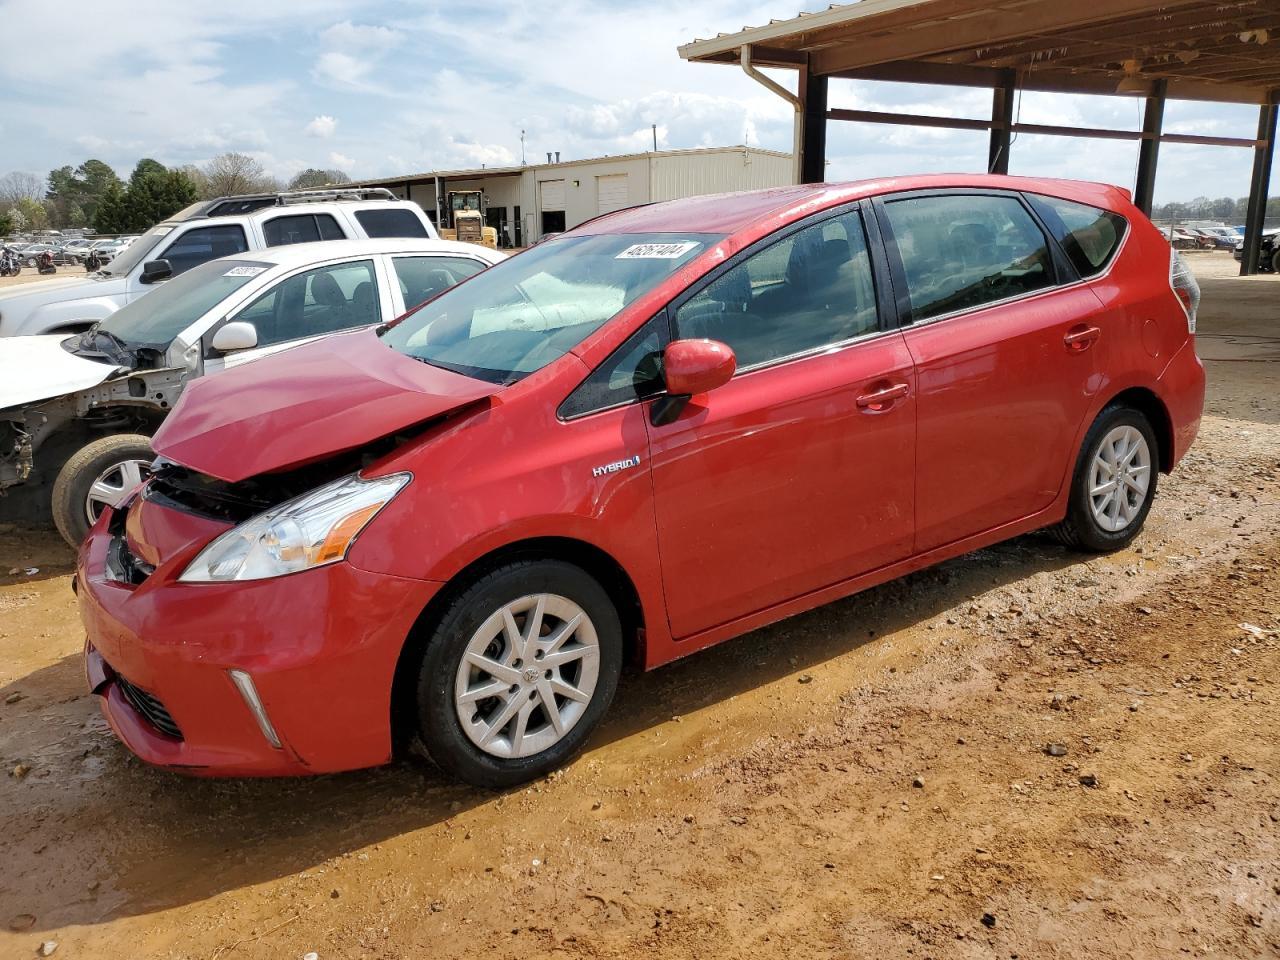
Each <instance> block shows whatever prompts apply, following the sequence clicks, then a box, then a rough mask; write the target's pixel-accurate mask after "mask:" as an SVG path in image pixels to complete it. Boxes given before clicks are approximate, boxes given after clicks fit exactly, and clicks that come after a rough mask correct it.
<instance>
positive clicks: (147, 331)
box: [94, 241, 271, 347]
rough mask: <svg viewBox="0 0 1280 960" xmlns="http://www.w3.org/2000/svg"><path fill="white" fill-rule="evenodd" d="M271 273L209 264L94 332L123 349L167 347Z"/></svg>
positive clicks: (244, 264)
mask: <svg viewBox="0 0 1280 960" xmlns="http://www.w3.org/2000/svg"><path fill="white" fill-rule="evenodd" d="M139 242H140V241H139ZM270 269H271V264H269V263H253V262H251V261H249V260H212V261H210V262H209V263H204V264H201V265H200V266H198V267H194V268H192V269H191V270H188V271H187V272H186V273H184V274H182V276H180V277H175V278H174V279H173V280H169V281H166V282H165V283H164V284H163V285H162V286H160V287H159V288H157V289H156V291H155V292H154V293H149V294H147V295H146V296H145V297H139V298H138V299H137V300H134V301H133V302H132V303H130V304H127V305H125V306H123V307H121V308H120V309H119V310H117V311H116V312H115V313H113V314H112V315H111V316H109V317H107V319H105V320H103V321H102V322H101V323H99V324H98V325H97V326H96V327H95V328H94V329H95V330H101V331H102V332H104V333H109V334H110V335H111V336H112V337H114V338H115V339H117V340H118V341H120V342H121V343H123V344H124V345H126V346H139V345H142V344H146V345H148V346H163V347H167V346H168V345H169V344H170V343H172V342H173V339H174V337H176V336H177V335H178V334H180V333H181V332H182V331H183V330H185V329H187V327H189V326H191V324H193V323H195V321H197V320H199V319H200V318H201V317H202V316H204V315H205V314H206V313H208V312H209V311H210V310H212V309H213V308H214V307H215V306H217V305H218V303H220V302H221V301H222V300H225V299H226V298H227V297H229V296H231V294H233V293H235V292H236V291H237V290H239V289H240V288H241V287H243V286H244V285H245V284H247V283H249V282H250V281H252V280H253V279H254V278H255V277H257V276H259V275H260V274H262V273H263V272H265V271H267V270H270Z"/></svg>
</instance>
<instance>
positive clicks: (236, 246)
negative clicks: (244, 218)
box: [160, 224, 249, 277]
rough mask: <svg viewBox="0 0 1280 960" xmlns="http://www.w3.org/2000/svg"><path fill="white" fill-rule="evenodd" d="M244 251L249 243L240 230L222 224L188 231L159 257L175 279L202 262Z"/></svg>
mask: <svg viewBox="0 0 1280 960" xmlns="http://www.w3.org/2000/svg"><path fill="white" fill-rule="evenodd" d="M248 249H249V243H248V241H246V240H245V236H244V227H241V226H239V225H236V224H225V225H223V226H217V227H197V228H196V229H195V230H188V231H187V232H186V233H184V234H182V235H181V236H179V237H178V238H177V239H176V240H174V241H173V243H171V244H169V246H168V247H167V248H166V249H165V251H164V253H162V254H161V255H160V256H161V258H163V259H165V260H168V261H169V264H170V266H172V267H173V275H174V276H175V277H176V276H177V275H178V274H180V273H186V272H187V271H188V270H190V269H191V268H192V267H198V266H200V264H202V263H208V262H209V261H210V260H216V259H217V258H218V257H229V256H231V255H232V254H235V253H244V252H245V251H246V250H248Z"/></svg>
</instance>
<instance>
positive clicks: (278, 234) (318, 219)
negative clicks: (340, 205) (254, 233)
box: [262, 213, 347, 247]
mask: <svg viewBox="0 0 1280 960" xmlns="http://www.w3.org/2000/svg"><path fill="white" fill-rule="evenodd" d="M262 235H263V237H264V238H265V239H266V241H267V246H268V247H282V246H285V245H287V244H290V243H315V242H317V241H320V240H345V239H346V238H347V237H346V234H344V233H343V232H342V228H341V227H339V226H338V221H336V220H334V219H333V217H332V216H331V215H330V214H327V213H304V214H295V215H293V216H288V217H276V218H275V219H274V220H268V221H267V222H266V223H264V224H263V225H262Z"/></svg>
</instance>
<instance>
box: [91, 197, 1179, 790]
mask: <svg viewBox="0 0 1280 960" xmlns="http://www.w3.org/2000/svg"><path fill="white" fill-rule="evenodd" d="M1198 301H1199V290H1198V288H1197V286H1196V283H1195V280H1194V279H1193V278H1192V276H1191V275H1190V273H1189V272H1188V270H1187V269H1186V267H1185V266H1184V265H1183V263H1182V262H1181V261H1180V260H1179V258H1178V257H1177V255H1176V254H1174V253H1173V251H1172V250H1170V248H1169V244H1168V243H1167V242H1166V241H1165V239H1164V238H1163V237H1162V236H1161V235H1160V233H1159V232H1158V231H1157V230H1156V229H1155V228H1154V227H1153V226H1152V225H1151V223H1150V222H1149V221H1148V220H1147V219H1146V217H1144V216H1143V215H1142V214H1141V213H1140V212H1139V211H1138V210H1137V209H1136V208H1135V207H1134V206H1133V204H1132V203H1131V202H1130V200H1129V198H1128V195H1127V194H1126V193H1125V192H1124V191H1122V190H1120V189H1117V188H1115V187H1110V186H1104V185H1100V184H1092V183H1077V182H1070V181H1057V180H1038V179H1021V178H1012V177H986V176H928V177H907V178H900V179H888V180H876V181H868V182H861V183H851V184H827V185H811V186H798V187H785V188H780V189H772V190H763V191H758V192H752V193H740V194H733V195H725V196H713V197H696V198H692V199H686V200H675V201H671V202H667V203H655V204H652V205H649V206H643V207H636V208H632V209H628V210H622V211H618V212H616V213H612V214H609V215H606V216H602V217H600V218H598V219H596V220H592V221H590V222H588V223H586V224H583V225H582V226H580V227H578V228H577V229H575V230H572V231H570V232H568V233H566V234H564V235H562V236H560V237H558V238H556V239H554V240H550V241H548V242H546V243H543V244H541V245H539V246H536V247H534V248H532V249H531V250H529V251H527V252H525V253H522V254H521V255H519V256H517V257H513V258H512V259H510V260H507V261H505V262H503V263H500V264H498V265H497V266H494V267H492V268H490V269H488V270H486V271H485V272H483V273H481V274H479V275H477V276H475V277H473V278H471V279H469V280H467V281H465V282H463V283H462V284H460V285H458V286H457V287H454V288H453V289H450V290H448V291H446V292H444V293H442V294H440V295H439V296H438V297H436V298H435V299H434V300H431V301H429V302H428V303H426V304H425V305H423V306H421V307H419V308H417V309H416V310H414V311H413V312H411V313H409V314H408V315H406V316H404V317H402V318H401V319H399V320H398V321H395V322H393V323H390V324H387V325H385V326H383V327H381V328H379V329H376V330H364V331H359V332H353V333H347V334H341V335H337V336H333V337H330V338H328V339H325V340H321V341H318V342H315V343H312V344H309V345H306V346H302V347H299V348H296V349H293V350H290V351H288V352H285V353H283V354H279V355H276V356H272V357H268V358H266V359H262V360H258V361H256V362H254V363H251V364H246V365H243V366H241V367H239V368H237V369H234V370H230V371H228V372H226V373H223V374H221V375H219V376H217V377H208V378H205V379H202V380H198V381H196V382H195V383H193V384H192V385H191V386H190V387H188V389H187V391H186V393H185V394H184V395H183V397H182V400H181V402H180V403H179V404H178V406H177V408H176V409H175V410H174V412H173V413H172V414H171V415H170V416H169V418H168V419H167V420H166V421H165V423H164V425H163V426H162V427H161V429H160V431H159V432H158V433H157V434H156V436H155V449H156V451H157V452H158V454H159V459H158V460H157V461H156V464H155V470H154V474H153V476H152V477H151V478H150V479H149V480H148V481H147V482H146V483H145V484H144V485H142V486H141V487H140V488H139V489H138V490H137V491H136V493H134V494H133V495H132V497H131V498H130V499H128V500H127V502H125V503H124V504H123V505H122V506H121V507H119V508H117V509H114V510H110V509H109V510H106V511H105V512H104V513H103V515H102V517H101V518H100V519H99V521H98V522H97V524H96V525H95V526H94V528H93V529H92V531H91V532H90V534H89V536H88V538H87V540H86V541H85V543H84V545H83V547H82V548H81V553H80V558H79V567H78V571H77V579H76V586H77V588H78V593H79V599H80V608H81V613H82V616H83V619H84V624H85V627H86V629H87V632H88V642H87V645H86V648H85V655H86V668H87V673H88V679H89V684H90V686H91V688H92V689H93V691H94V692H95V693H97V694H98V695H99V696H100V697H101V698H102V706H103V709H104V711H105V713H106V716H107V718H108V720H109V721H110V724H111V726H112V727H113V728H114V730H115V732H116V734H117V735H118V736H119V737H120V739H121V740H122V741H124V743H125V744H126V745H127V746H128V747H129V749H130V750H132V751H133V752H134V753H136V754H137V755H138V756H139V757H141V758H142V759H143V760H146V761H148V762H150V763H153V764H158V765H161V766H165V767H171V768H175V769H180V770H185V771H189V772H192V773H199V774H206V775H236V776H240V775H278V774H302V773H317V772H322V771H335V770H345V769H350V768H356V767H366V766H371V765H375V764H380V763H384V762H386V761H388V760H390V759H391V758H392V757H393V756H395V755H397V753H398V751H400V750H401V749H403V748H404V747H406V746H407V745H409V744H411V743H413V741H415V740H420V741H421V744H422V745H423V746H425V748H426V750H427V752H428V753H429V754H430V755H431V757H432V758H433V759H434V760H435V761H436V762H437V763H438V764H439V765H440V766H441V767H442V768H444V770H446V771H448V772H449V773H451V774H452V775H454V776H457V777H460V778H462V779H463V780H467V781H470V782H471V783H475V784H481V785H486V786H493V787H500V786H504V785H509V784H515V783H518V782H521V781H524V780H528V779H530V778H533V777H537V776H540V775H543V774H546V773H548V772H549V771H551V770H553V769H555V768H556V767H558V766H560V765H562V764H564V763H565V762H567V761H568V760H569V759H570V758H571V757H572V756H573V755H574V753H575V752H576V751H578V750H580V749H581V748H582V746H583V745H584V743H585V742H586V741H587V739H588V738H589V737H590V735H591V732H592V730H593V729H594V728H595V727H596V725H597V724H598V723H599V722H600V720H601V717H602V716H603V715H604V713H605V711H606V710H607V709H608V707H609V703H610V701H611V700H612V699H613V695H614V691H615V688H616V687H617V684H618V677H619V672H620V670H621V668H622V666H623V664H624V661H626V660H628V659H631V660H634V661H636V662H638V663H639V664H641V665H642V666H644V667H646V668H652V667H657V666H659V665H661V664H664V663H667V662H668V661H671V660H674V659H676V658H677V657H681V656H684V655H685V654H688V653H692V652H694V651H696V650H699V649H701V648H703V647H706V646H708V645H710V644H713V643H717V642H719V641H721V640H725V639H727V638H729V637H733V636H735V635H737V634H741V633H744V632H746V631H748V630H752V629H755V628H757V627H760V626H762V625H764V624H767V623H770V622H773V621H776V620H780V619H782V618H783V617H788V616H791V615H793V614H796V613H799V612H801V611H803V610H808V609H810V608H812V607H816V606H818V605H820V604H823V603H827V602H829V601H831V600H834V599H836V598H838V597H843V596H846V595H848V594H851V593H854V592H855V591H858V590H862V589H865V588H867V587H870V586H872V585H874V584H877V583H881V582H883V581H885V580H889V579H891V578H893V577H898V576H901V575H902V574H904V573H907V572H909V571H912V570H916V569H918V568H920V567H924V566H926V565H928V564H933V563H937V562H938V561H940V560H944V559H946V558H949V557H954V556H956V555H957V554H962V553H965V552H966V551H970V550H974V549H975V548H978V547H982V546H985V545H987V544H991V543H995V542H996V541H999V540H1004V539H1006V538H1009V537H1013V536H1016V535H1018V534H1022V533H1026V532H1028V531H1031V530H1037V529H1040V528H1051V529H1052V530H1053V531H1055V532H1056V534H1057V535H1058V536H1059V537H1060V539H1061V540H1063V541H1064V542H1065V543H1067V544H1068V545H1069V546H1071V547H1073V548H1077V549H1080V550H1084V551H1107V550H1115V549H1118V548H1120V547H1123V546H1125V545H1126V544H1128V543H1129V542H1130V541H1131V540H1132V539H1133V538H1134V537H1135V536H1137V534H1138V532H1139V531H1140V530H1141V528H1142V525H1143V522H1144V521H1145V519H1146V517H1147V512H1148V511H1149V510H1150V509H1151V503H1152V499H1153V498H1154V496H1155V493H1156V485H1157V478H1158V476H1159V474H1160V473H1162V472H1164V473H1167V472H1168V471H1170V470H1172V469H1173V468H1174V466H1175V464H1177V463H1178V461H1179V459H1180V458H1181V457H1182V456H1183V454H1185V453H1186V451H1187V448H1188V446H1189V445H1190V444H1191V442H1192V440H1193V439H1194V437H1195V435H1196V431H1197V429H1198V427H1199V423H1200V415H1201V407H1202V405H1203V400H1204V369H1203V367H1202V366H1201V364H1200V361H1199V360H1198V359H1197V357H1196V352H1195V344H1194V330H1195V320H1196V308H1197V306H1198Z"/></svg>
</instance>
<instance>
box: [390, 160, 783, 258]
mask: <svg viewBox="0 0 1280 960" xmlns="http://www.w3.org/2000/svg"><path fill="white" fill-rule="evenodd" d="M465 173H466V178H465V179H455V177H456V176H457V174H456V173H454V174H450V175H448V179H447V180H445V181H443V182H442V184H441V192H442V193H447V192H448V191H450V190H483V191H484V194H485V197H486V199H487V203H488V206H489V207H490V208H493V207H498V206H501V207H505V208H506V210H507V220H508V222H511V223H514V219H515V213H516V207H517V206H519V208H520V219H521V225H522V237H521V239H522V240H523V242H524V243H525V244H526V245H527V244H530V243H533V242H534V241H536V240H538V239H539V238H540V237H541V236H542V233H543V229H542V225H543V216H542V215H543V212H544V210H543V197H544V196H547V197H551V198H552V200H553V202H554V203H555V205H556V206H561V205H562V206H563V210H564V222H565V226H564V229H566V230H572V229H573V228H574V227H576V226H578V225H579V224H581V223H584V222H586V221H587V220H590V219H592V218H593V217H596V216H598V215H599V214H600V213H601V212H604V211H602V208H601V187H602V184H601V178H607V179H606V181H605V186H604V190H605V200H606V203H605V210H607V209H609V208H610V207H613V208H617V207H618V206H619V204H620V202H621V199H620V198H621V197H622V195H623V193H624V192H625V205H626V206H636V205H637V204H642V203H650V202H654V201H660V200H677V199H679V198H681V197H693V196H700V195H703V194H708V193H730V192H733V191H737V190H757V189H760V188H763V187H778V186H784V185H786V184H789V183H791V182H792V176H793V170H792V164H791V157H790V155H789V154H781V153H775V152H773V151H767V150H760V149H756V148H748V147H725V148H715V149H698V150H670V151H662V152H659V153H642V154H635V155H632V156H626V157H602V158H600V159H598V160H576V161H566V162H564V163H552V164H539V165H537V166H531V167H526V168H524V169H521V170H519V171H517V172H515V173H507V174H503V175H489V176H485V175H484V173H483V171H479V170H477V171H465ZM624 178H625V180H624ZM409 179H410V180H413V179H414V178H409ZM624 182H625V186H624ZM544 184H549V186H544ZM364 185H368V186H375V185H376V186H385V187H388V188H390V189H391V191H392V192H393V193H395V194H396V195H397V196H400V197H406V191H405V180H403V179H402V180H394V179H391V180H385V181H369V182H368V183H367V184H364ZM560 198H562V199H560ZM407 199H409V200H413V201H414V202H416V203H417V204H418V205H420V206H421V207H422V208H423V209H424V210H426V211H428V212H429V213H430V214H431V215H432V216H433V217H434V215H435V186H434V182H433V181H432V180H423V179H422V178H421V175H419V177H418V179H417V180H416V182H413V183H412V185H411V186H410V187H409V190H408V195H407Z"/></svg>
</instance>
